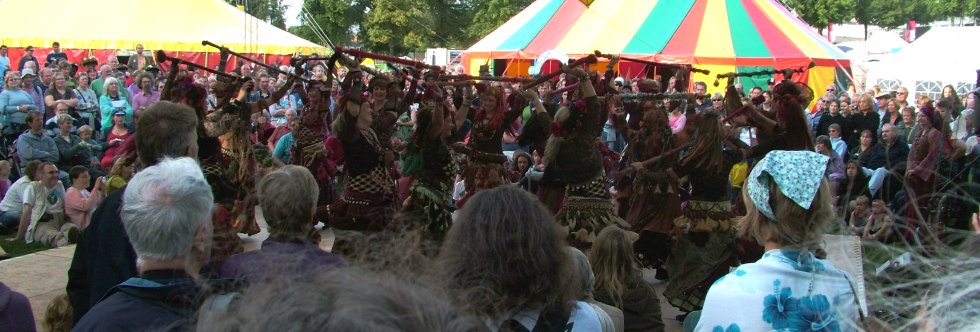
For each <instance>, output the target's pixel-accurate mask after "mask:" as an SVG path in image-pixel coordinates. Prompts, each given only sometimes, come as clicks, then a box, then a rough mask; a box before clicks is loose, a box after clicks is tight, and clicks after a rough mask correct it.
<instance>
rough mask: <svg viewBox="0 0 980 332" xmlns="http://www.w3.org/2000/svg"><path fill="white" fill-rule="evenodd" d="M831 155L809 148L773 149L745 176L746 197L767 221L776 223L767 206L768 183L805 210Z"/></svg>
mask: <svg viewBox="0 0 980 332" xmlns="http://www.w3.org/2000/svg"><path fill="white" fill-rule="evenodd" d="M828 160H830V157H827V156H824V155H822V154H819V153H816V152H812V151H772V152H769V153H768V154H767V155H766V157H765V158H762V160H761V161H759V163H758V164H756V166H755V168H754V169H752V173H750V174H749V177H748V179H747V180H748V184H747V186H748V192H749V198H750V199H752V203H753V204H755V206H756V208H758V209H759V212H762V214H763V215H765V216H766V217H767V218H769V220H772V221H773V222H779V221H778V220H776V216H775V214H774V213H773V211H772V207H771V206H769V198H770V193H769V183H770V181H775V182H776V185H778V186H779V191H780V192H782V193H783V195H785V196H786V197H789V199H791V200H793V202H795V203H796V204H797V205H799V206H800V207H802V208H804V209H809V208H810V204H812V203H813V199H814V198H815V197H816V196H817V190H818V189H819V188H820V182H821V181H823V176H824V173H825V171H826V170H827V161H828Z"/></svg>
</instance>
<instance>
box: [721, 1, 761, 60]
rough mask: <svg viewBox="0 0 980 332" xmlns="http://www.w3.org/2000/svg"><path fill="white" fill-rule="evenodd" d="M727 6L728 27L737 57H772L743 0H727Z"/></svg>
mask: <svg viewBox="0 0 980 332" xmlns="http://www.w3.org/2000/svg"><path fill="white" fill-rule="evenodd" d="M725 6H726V8H727V10H728V27H729V29H728V30H729V32H731V35H732V46H734V48H735V57H736V58H742V57H748V58H768V57H772V54H770V53H769V48H768V47H766V43H765V42H763V41H762V37H761V36H759V33H758V31H757V30H756V27H755V24H754V23H752V19H751V18H749V13H748V12H746V11H745V6H743V5H742V1H741V0H726V1H725Z"/></svg>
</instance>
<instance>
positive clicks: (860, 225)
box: [847, 196, 871, 236]
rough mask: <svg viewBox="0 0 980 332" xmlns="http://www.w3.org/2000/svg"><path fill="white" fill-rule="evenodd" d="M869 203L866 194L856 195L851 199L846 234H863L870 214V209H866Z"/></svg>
mask: <svg viewBox="0 0 980 332" xmlns="http://www.w3.org/2000/svg"><path fill="white" fill-rule="evenodd" d="M869 203H870V202H869V200H868V196H858V197H857V198H856V199H854V200H853V201H851V206H852V209H853V210H852V211H851V221H850V222H849V223H848V227H847V232H848V234H851V235H856V236H861V235H862V234H864V229H865V226H866V225H867V224H868V218H869V217H870V216H871V213H870V212H871V211H870V210H869V209H868V208H869V205H870V204H869Z"/></svg>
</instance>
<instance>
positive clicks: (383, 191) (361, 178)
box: [329, 167, 395, 232]
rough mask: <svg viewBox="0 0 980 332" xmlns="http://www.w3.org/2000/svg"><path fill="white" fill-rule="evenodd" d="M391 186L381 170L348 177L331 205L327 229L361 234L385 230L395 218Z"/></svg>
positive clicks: (390, 182)
mask: <svg viewBox="0 0 980 332" xmlns="http://www.w3.org/2000/svg"><path fill="white" fill-rule="evenodd" d="M393 186H394V182H392V181H390V177H388V173H387V171H386V170H385V169H384V168H382V167H377V168H375V169H374V170H372V171H371V172H369V173H365V174H360V175H357V176H350V177H347V178H346V181H345V182H344V189H343V191H342V192H341V194H340V198H339V199H338V200H337V201H336V202H334V203H333V204H331V205H330V208H329V215H330V217H329V219H330V226H331V227H334V228H337V229H341V230H352V231H362V232H376V231H381V230H383V229H385V228H386V227H387V226H388V225H389V224H390V223H391V219H392V217H393V216H394V215H395V201H394V195H393V193H392V187H393Z"/></svg>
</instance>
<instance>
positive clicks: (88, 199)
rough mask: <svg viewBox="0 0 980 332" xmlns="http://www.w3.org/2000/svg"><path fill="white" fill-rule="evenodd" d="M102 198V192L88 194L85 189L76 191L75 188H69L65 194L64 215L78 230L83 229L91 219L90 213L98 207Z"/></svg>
mask: <svg viewBox="0 0 980 332" xmlns="http://www.w3.org/2000/svg"><path fill="white" fill-rule="evenodd" d="M102 198H104V196H103V194H102V190H96V191H95V192H93V193H89V192H88V190H86V189H82V190H78V189H75V187H69V188H68V191H67V192H66V193H65V215H67V216H68V218H69V219H70V220H71V222H73V223H75V225H76V226H78V228H80V229H85V227H88V223H89V221H90V220H91V219H92V211H95V207H97V206H99V203H101V202H102Z"/></svg>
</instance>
